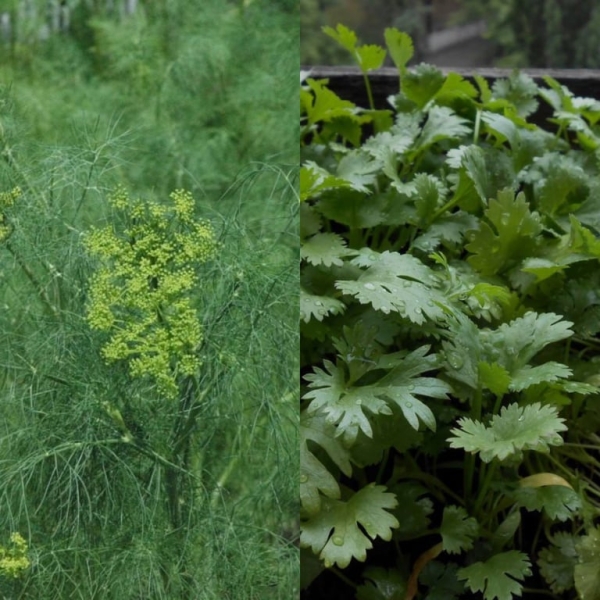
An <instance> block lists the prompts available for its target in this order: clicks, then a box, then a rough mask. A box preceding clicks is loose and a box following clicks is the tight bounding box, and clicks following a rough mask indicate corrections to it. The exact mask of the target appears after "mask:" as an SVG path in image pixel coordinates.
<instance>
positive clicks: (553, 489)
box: [512, 485, 581, 521]
mask: <svg viewBox="0 0 600 600" xmlns="http://www.w3.org/2000/svg"><path fill="white" fill-rule="evenodd" d="M512 495H513V497H514V499H515V502H516V503H517V504H518V505H519V506H522V507H523V508H526V509H527V510H529V511H532V510H539V511H541V510H543V511H544V512H545V513H546V514H547V515H548V516H549V517H550V518H551V519H557V520H559V521H566V520H567V519H573V518H574V517H575V515H576V514H577V512H578V511H579V510H580V509H581V499H580V497H579V495H578V494H577V492H575V491H574V490H572V489H570V488H567V487H564V486H561V485H544V486H539V487H529V486H527V487H525V486H523V487H519V488H517V489H516V490H515V491H514V492H513V494H512Z"/></svg>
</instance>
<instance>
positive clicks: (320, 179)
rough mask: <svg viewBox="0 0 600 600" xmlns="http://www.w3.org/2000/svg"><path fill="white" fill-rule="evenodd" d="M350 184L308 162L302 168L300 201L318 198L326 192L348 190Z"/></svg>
mask: <svg viewBox="0 0 600 600" xmlns="http://www.w3.org/2000/svg"><path fill="white" fill-rule="evenodd" d="M348 187H350V186H349V183H348V182H347V181H345V180H344V179H341V178H340V177H335V176H334V175H331V173H328V172H327V171H325V169H322V168H321V167H319V166H318V165H316V164H315V163H313V162H311V161H306V162H305V163H304V165H302V167H301V168H300V200H301V201H302V202H304V201H305V200H308V199H309V198H316V197H318V196H319V195H320V193H321V192H323V191H325V190H335V189H338V188H348Z"/></svg>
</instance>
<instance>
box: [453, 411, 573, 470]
mask: <svg viewBox="0 0 600 600" xmlns="http://www.w3.org/2000/svg"><path fill="white" fill-rule="evenodd" d="M458 426H459V427H458V428H455V429H452V434H453V437H451V438H449V439H448V441H449V442H450V447H451V448H463V449H464V450H465V451H466V452H479V453H480V455H481V460H483V461H484V462H490V461H491V460H493V459H494V458H497V459H499V460H506V459H507V458H510V457H513V456H515V457H517V458H521V456H522V451H523V450H536V451H538V452H547V451H548V446H549V445H553V446H557V445H560V444H562V442H563V440H562V438H561V437H560V435H559V433H558V432H559V431H565V430H566V429H567V426H566V425H565V424H564V419H562V418H560V417H558V416H557V414H556V408H555V407H553V406H542V405H541V404H540V403H539V402H536V403H535V404H530V405H528V406H525V407H520V406H519V405H518V404H511V405H509V406H508V407H502V409H501V411H500V414H499V415H494V416H493V417H492V419H491V421H490V424H489V426H487V427H486V426H485V425H484V424H483V423H481V422H480V421H473V420H472V419H470V418H467V417H463V418H461V419H459V420H458Z"/></svg>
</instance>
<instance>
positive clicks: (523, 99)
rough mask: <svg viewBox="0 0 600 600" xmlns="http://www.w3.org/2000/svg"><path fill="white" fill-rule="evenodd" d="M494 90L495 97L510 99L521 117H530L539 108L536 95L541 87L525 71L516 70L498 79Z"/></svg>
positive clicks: (493, 87)
mask: <svg viewBox="0 0 600 600" xmlns="http://www.w3.org/2000/svg"><path fill="white" fill-rule="evenodd" d="M492 90H493V93H494V97H495V98H504V99H506V100H508V101H509V102H510V103H511V104H512V105H513V106H514V107H515V109H516V111H517V114H518V115H519V116H521V117H528V116H529V115H531V114H533V113H534V112H535V111H536V110H537V107H538V101H537V100H536V99H535V97H536V95H537V94H538V92H539V88H538V86H537V84H536V83H535V82H534V81H533V79H532V78H531V77H530V76H529V75H527V74H525V73H521V72H518V71H515V72H514V73H512V74H511V76H510V77H509V78H508V79H496V81H494V84H493V86H492ZM484 101H485V100H484Z"/></svg>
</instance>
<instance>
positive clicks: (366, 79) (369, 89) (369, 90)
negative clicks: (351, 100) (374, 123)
mask: <svg viewBox="0 0 600 600" xmlns="http://www.w3.org/2000/svg"><path fill="white" fill-rule="evenodd" d="M363 79H364V80H365V87H366V88H367V96H368V98H369V106H370V107H371V110H375V102H374V101H373V91H372V90H371V82H370V81H369V78H368V77H367V73H366V71H363Z"/></svg>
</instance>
